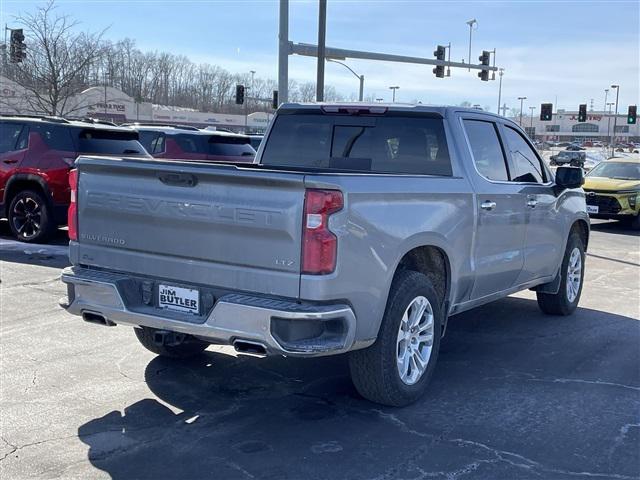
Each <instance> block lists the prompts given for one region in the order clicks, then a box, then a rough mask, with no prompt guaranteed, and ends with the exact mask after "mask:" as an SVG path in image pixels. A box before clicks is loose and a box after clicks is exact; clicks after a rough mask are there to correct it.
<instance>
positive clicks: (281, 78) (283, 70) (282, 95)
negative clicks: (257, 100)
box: [278, 0, 289, 103]
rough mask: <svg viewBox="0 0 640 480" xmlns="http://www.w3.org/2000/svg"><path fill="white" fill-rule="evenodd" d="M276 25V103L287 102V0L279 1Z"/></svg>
mask: <svg viewBox="0 0 640 480" xmlns="http://www.w3.org/2000/svg"><path fill="white" fill-rule="evenodd" d="M278 23H279V25H278V101H279V102H280V103H287V102H288V101H289V0H280V15H279V22H278Z"/></svg>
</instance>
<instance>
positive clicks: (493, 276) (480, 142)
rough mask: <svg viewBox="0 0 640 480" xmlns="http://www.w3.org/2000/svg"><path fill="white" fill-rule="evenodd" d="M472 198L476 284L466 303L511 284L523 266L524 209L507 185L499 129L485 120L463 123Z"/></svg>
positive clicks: (514, 188)
mask: <svg viewBox="0 0 640 480" xmlns="http://www.w3.org/2000/svg"><path fill="white" fill-rule="evenodd" d="M462 123H463V125H464V130H465V134H466V137H467V142H468V146H469V150H470V153H471V162H470V163H471V166H469V168H467V170H468V171H469V176H470V178H471V180H472V183H473V186H474V189H475V192H476V205H475V208H476V212H475V214H476V219H477V225H476V236H475V241H474V247H473V252H472V253H473V263H474V267H475V282H474V286H473V289H472V292H471V300H475V299H480V298H482V297H486V296H489V295H491V294H494V293H498V292H501V291H503V290H507V289H509V288H510V287H512V286H513V285H515V284H516V280H517V279H518V277H519V275H520V272H521V270H522V267H523V264H524V254H523V249H524V238H525V205H524V203H523V202H522V199H521V195H520V192H519V191H520V186H519V185H516V184H513V183H511V182H510V181H509V180H510V172H509V168H508V164H507V159H506V154H505V153H506V152H505V149H504V147H503V145H502V142H501V140H500V136H499V126H498V124H497V123H495V122H493V121H490V120H489V121H488V120H487V119H486V117H475V116H472V115H469V116H465V117H463V119H462Z"/></svg>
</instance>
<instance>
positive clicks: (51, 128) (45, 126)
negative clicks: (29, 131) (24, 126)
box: [33, 123, 76, 152]
mask: <svg viewBox="0 0 640 480" xmlns="http://www.w3.org/2000/svg"><path fill="white" fill-rule="evenodd" d="M33 129H34V131H35V132H37V133H38V134H40V138H42V141H43V142H44V143H46V144H47V146H48V147H49V148H50V149H51V150H60V151H64V152H75V150H76V148H75V146H74V145H73V142H72V140H71V131H70V130H69V128H68V127H63V126H60V125H52V124H49V123H42V124H39V125H35V126H34V127H33Z"/></svg>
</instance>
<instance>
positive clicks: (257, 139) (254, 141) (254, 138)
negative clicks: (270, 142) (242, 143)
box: [249, 135, 264, 152]
mask: <svg viewBox="0 0 640 480" xmlns="http://www.w3.org/2000/svg"><path fill="white" fill-rule="evenodd" d="M263 138H264V135H249V140H251V146H252V147H253V148H254V150H255V151H256V152H257V151H258V147H259V146H260V143H261V142H262V139H263Z"/></svg>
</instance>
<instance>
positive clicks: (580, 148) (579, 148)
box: [566, 144, 584, 152]
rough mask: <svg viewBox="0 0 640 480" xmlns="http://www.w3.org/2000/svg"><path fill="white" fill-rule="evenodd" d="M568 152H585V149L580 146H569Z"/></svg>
mask: <svg viewBox="0 0 640 480" xmlns="http://www.w3.org/2000/svg"><path fill="white" fill-rule="evenodd" d="M566 150H567V151H568V152H578V151H580V150H584V148H583V147H582V146H580V145H577V144H572V145H569V146H567V148H566Z"/></svg>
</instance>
